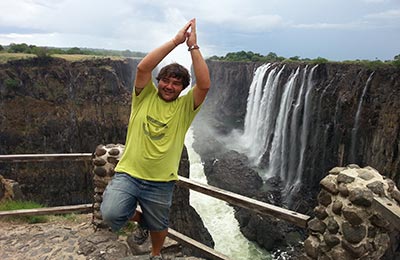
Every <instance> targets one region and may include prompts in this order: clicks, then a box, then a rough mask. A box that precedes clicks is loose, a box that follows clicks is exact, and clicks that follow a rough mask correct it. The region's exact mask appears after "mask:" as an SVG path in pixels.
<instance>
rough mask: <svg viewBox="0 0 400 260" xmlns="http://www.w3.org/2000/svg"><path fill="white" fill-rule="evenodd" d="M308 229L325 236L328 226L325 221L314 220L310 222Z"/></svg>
mask: <svg viewBox="0 0 400 260" xmlns="http://www.w3.org/2000/svg"><path fill="white" fill-rule="evenodd" d="M308 228H309V229H310V230H311V231H313V232H318V233H321V234H323V233H324V232H325V229H326V224H325V223H324V222H323V221H320V220H318V219H316V218H314V219H312V220H310V221H309V222H308Z"/></svg>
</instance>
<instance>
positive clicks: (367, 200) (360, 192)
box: [349, 188, 374, 207]
mask: <svg viewBox="0 0 400 260" xmlns="http://www.w3.org/2000/svg"><path fill="white" fill-rule="evenodd" d="M373 198H374V196H373V194H372V191H370V190H368V189H362V188H355V189H353V190H351V191H350V194H349V200H350V201H351V202H352V203H354V204H355V205H358V206H364V207H369V206H371V205H372V200H373Z"/></svg>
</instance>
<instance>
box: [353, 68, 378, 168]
mask: <svg viewBox="0 0 400 260" xmlns="http://www.w3.org/2000/svg"><path fill="white" fill-rule="evenodd" d="M373 75H374V72H372V73H371V74H370V75H369V77H368V80H367V83H365V86H364V89H363V92H362V94H361V98H360V100H359V101H358V106H357V112H356V116H355V119H354V126H353V128H352V129H351V146H350V158H349V162H350V163H357V162H356V160H357V158H356V142H357V131H358V128H359V124H360V115H361V109H362V105H363V102H364V99H365V95H366V94H367V91H368V86H369V85H370V82H371V80H372V76H373Z"/></svg>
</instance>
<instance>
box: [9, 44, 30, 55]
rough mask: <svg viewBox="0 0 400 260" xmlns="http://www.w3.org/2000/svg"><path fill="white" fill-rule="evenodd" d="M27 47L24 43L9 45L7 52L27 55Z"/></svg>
mask: <svg viewBox="0 0 400 260" xmlns="http://www.w3.org/2000/svg"><path fill="white" fill-rule="evenodd" d="M29 50H30V49H29V46H28V45H27V44H26V43H20V44H15V43H11V44H10V48H9V50H8V52H11V53H29Z"/></svg>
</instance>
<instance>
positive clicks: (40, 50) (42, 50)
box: [32, 46, 50, 58]
mask: <svg viewBox="0 0 400 260" xmlns="http://www.w3.org/2000/svg"><path fill="white" fill-rule="evenodd" d="M32 54H35V55H36V56H37V57H38V58H48V57H50V54H49V51H48V50H47V48H46V47H36V46H35V47H33V48H32Z"/></svg>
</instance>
